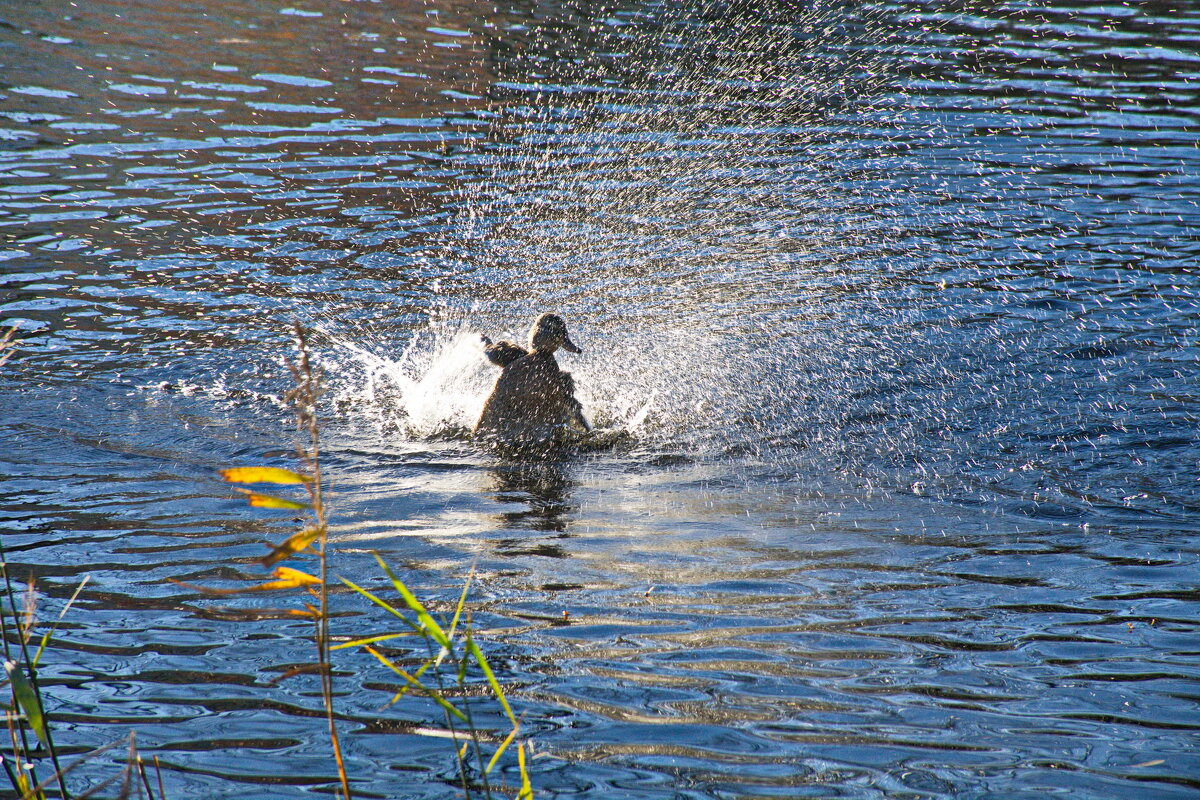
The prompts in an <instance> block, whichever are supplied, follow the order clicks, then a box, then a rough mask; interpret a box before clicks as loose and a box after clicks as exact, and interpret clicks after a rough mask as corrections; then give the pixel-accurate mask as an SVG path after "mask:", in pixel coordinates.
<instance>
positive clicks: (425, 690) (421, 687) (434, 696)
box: [367, 647, 468, 722]
mask: <svg viewBox="0 0 1200 800" xmlns="http://www.w3.org/2000/svg"><path fill="white" fill-rule="evenodd" d="M367 652H368V653H370V654H371V655H373V656H375V658H377V659H379V661H380V663H381V664H383V665H384V666H385V667H387V668H388V669H390V670H391V671H392V672H394V673H396V674H397V675H399V676H400V677H401V678H403V679H404V680H405V681H406V682H407V683H408V684H409V685H410V686H412V687H413V688H414V689H416V690H417V691H419V692H420V693H421V694H423V695H425V696H426V697H428V698H429V699H430V700H432V701H434V702H435V703H437V704H438V705H439V706H441V707H442V708H444V709H446V711H448V712H449V713H451V714H453V715H454V716H455V717H457V718H458V719H460V720H461V721H463V722H468V720H467V715H466V714H464V713H463V712H461V711H459V710H458V709H457V708H455V707H454V706H453V705H452V704H451V703H450V701H449V700H447V699H446V698H444V697H442V695H441V694H440V693H438V692H437V691H435V690H433V689H430V688H429V687H428V686H426V685H425V684H423V683H421V682H420V681H419V680H417V678H416V677H414V676H412V675H409V674H408V672H406V671H405V670H404V669H403V668H402V667H400V666H398V665H397V664H396V662H394V661H392V660H391V659H390V658H388V657H387V656H385V655H384V654H383V653H380V652H379V651H378V650H376V649H374V648H373V647H368V648H367ZM426 665H427V666H428V662H427V664H426Z"/></svg>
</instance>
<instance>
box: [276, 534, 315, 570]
mask: <svg viewBox="0 0 1200 800" xmlns="http://www.w3.org/2000/svg"><path fill="white" fill-rule="evenodd" d="M320 535H321V529H320V528H305V529H304V530H302V531H300V532H299V533H294V534H292V535H291V536H289V537H288V538H287V539H286V540H284V542H283V543H282V544H280V545H279V546H278V547H274V548H272V549H271V552H270V553H269V554H268V555H267V556H266V557H265V558H263V560H262V565H263V566H264V567H269V566H272V565H273V564H275V563H277V562H279V561H283V560H284V559H285V558H290V557H291V556H294V555H295V554H296V553H299V552H300V551H301V550H303V549H305V548H306V547H308V546H309V545H310V544H312V543H313V541H314V540H315V539H316V538H317V537H318V536H320Z"/></svg>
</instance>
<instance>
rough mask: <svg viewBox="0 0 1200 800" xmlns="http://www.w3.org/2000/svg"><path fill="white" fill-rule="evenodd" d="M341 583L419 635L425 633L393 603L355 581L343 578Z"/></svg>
mask: <svg viewBox="0 0 1200 800" xmlns="http://www.w3.org/2000/svg"><path fill="white" fill-rule="evenodd" d="M341 581H342V583H344V584H346V585H347V586H349V587H350V588H351V589H353V590H354V591H356V592H358V593H359V594H361V595H362V596H363V597H365V598H367V599H368V600H370V601H371V602H372V603H374V604H375V605H377V606H379V607H380V608H382V609H383V610H384V611H387V612H388V613H389V614H391V615H392V616H394V617H396V618H397V619H399V620H400V621H401V622H403V623H404V624H405V625H407V626H408V627H410V628H412V629H413V630H414V631H416V632H417V633H422V634H423V633H424V631H423V630H422V629H421V626H420V625H418V624H416V623H415V622H413V621H412V620H410V619H409V618H408V617H406V616H404V612H402V611H401V610H400V609H398V608H396V607H395V606H394V605H392V604H391V603H389V602H388V601H387V600H384V599H383V598H381V597H376V596H375V595H374V594H372V593H371V592H369V591H367V590H366V589H364V588H362V587H361V586H359V585H358V584H356V583H354V582H353V581H350V580H347V579H346V578H342V579H341Z"/></svg>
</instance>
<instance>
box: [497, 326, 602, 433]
mask: <svg viewBox="0 0 1200 800" xmlns="http://www.w3.org/2000/svg"><path fill="white" fill-rule="evenodd" d="M482 338H483V344H484V347H483V351H484V354H485V355H486V356H487V358H488V360H489V361H491V362H492V363H493V364H495V365H496V366H498V367H500V377H499V378H497V379H496V385H495V386H494V387H493V388H492V393H491V394H490V395H489V396H488V399H487V402H486V403H484V406H483V413H482V414H481V415H480V416H479V422H478V423H477V424H476V425H475V435H476V436H477V437H479V438H481V439H483V440H484V441H486V442H488V443H489V444H492V445H493V446H495V447H496V448H497V449H499V450H500V451H501V452H506V453H509V454H513V455H517V454H534V455H536V454H548V453H552V452H554V451H555V450H559V449H561V448H562V447H564V446H566V445H567V444H569V442H570V439H571V434H572V433H573V432H574V433H577V434H582V433H586V432H587V431H590V430H591V425H589V424H588V421H587V419H586V418H585V417H584V416H583V407H582V406H581V405H580V404H579V401H578V400H577V399H575V381H574V379H573V378H572V377H571V375H570V373H568V372H563V370H562V369H560V368H559V366H558V361H556V360H555V358H554V353H555V351H557V350H558V349H559V348H560V347H561V348H562V349H563V350H566V351H567V352H569V353H582V352H583V351H582V350H581V349H580V348H579V347H577V346H576V345H575V343H574V342H572V341H571V339H570V337H569V336H567V324H566V323H565V322H563V319H562V317H560V316H558V315H557V314H542V315H541V316H540V317H538V318H537V320H536V321H535V322H534V323H533V327H532V328H530V329H529V347H528V348H526V347H522V346H520V345H518V344H514V343H512V342H507V341H503V342H495V343H493V342H492V340H491V339H489V338H487V337H486V336H484V337H482Z"/></svg>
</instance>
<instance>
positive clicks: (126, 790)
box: [0, 326, 162, 800]
mask: <svg viewBox="0 0 1200 800" xmlns="http://www.w3.org/2000/svg"><path fill="white" fill-rule="evenodd" d="M16 332H17V328H16V327H15V326H14V327H12V328H10V329H9V330H8V331H7V332H5V334H4V335H3V336H0V366H3V365H4V364H5V363H7V362H8V360H9V359H10V358H11V357H12V355H13V352H14V351H15V350H16V340H15V336H16ZM0 579H2V580H3V587H2V589H0V591H2V593H3V595H4V603H5V605H6V606H7V607H6V608H5V607H0V649H2V652H3V656H4V673H5V676H6V681H5V682H6V683H7V685H8V689H9V692H10V695H11V702H10V703H9V704H8V707H7V708H6V709H5V712H4V719H5V726H6V728H7V730H8V742H9V749H8V750H7V751H4V750H3V749H0V765H2V766H3V768H4V775H5V777H6V778H7V779H8V782H9V785H10V786H11V787H12V788H13V791H14V792H15V793H16V796H18V797H20V798H21V800H44V798H46V797H47V794H46V789H47V787H49V786H52V785H54V784H57V785H58V793H59V796H60V797H62V798H63V800H69V798H70V797H71V793H70V792H69V791H68V789H67V782H66V776H67V775H68V774H69V773H70V772H72V771H73V770H75V769H77V768H78V767H80V766H81V765H83V764H85V763H87V762H89V761H91V760H93V759H95V758H97V757H99V756H101V755H103V754H105V753H107V752H109V751H110V750H114V749H116V748H117V747H120V746H122V745H126V744H128V758H127V760H126V764H125V767H124V769H122V770H120V771H118V772H117V773H115V774H113V775H111V776H110V777H108V778H107V779H105V780H103V781H101V782H100V783H99V784H97V785H96V786H93V787H91V789H89V790H88V791H86V792H85V793H83V794H81V795H78V797H79V798H84V797H90V796H91V795H93V794H95V793H97V792H100V791H103V790H104V789H106V788H108V787H109V786H111V785H112V784H114V783H116V782H117V781H120V782H121V784H120V785H121V789H120V792H119V794H118V795H117V796H118V797H119V798H126V797H129V796H131V794H132V793H133V792H135V791H136V792H137V793H138V794H141V793H142V791H143V790H144V791H145V796H146V797H148V798H150V800H154V797H155V795H154V791H153V790H152V789H151V788H150V779H149V776H148V775H147V773H146V766H145V763H144V762H143V761H142V759H141V757H140V756H139V755H138V752H137V737H136V736H135V735H134V733H133V732H130V733H129V734H128V735H126V736H124V737H122V738H121V739H118V740H117V741H115V742H111V743H109V744H107V745H104V746H102V747H98V748H96V749H94V750H91V751H89V752H86V753H84V754H83V755H81V756H79V757H78V758H76V759H75V760H73V761H72V762H71V763H70V764H67V765H66V766H63V764H62V762H61V760H60V758H59V751H58V747H57V746H55V744H54V732H53V726H52V725H51V724H50V715H49V714H48V713H47V711H46V704H45V701H44V700H43V695H42V686H41V681H40V680H39V678H38V665H39V664H40V663H41V659H42V655H43V654H45V652H46V646H47V645H48V644H49V643H50V639H51V637H53V635H54V633H55V631H57V630H58V626H59V625H60V624H61V623H62V620H63V617H65V616H66V615H67V612H68V611H70V610H71V606H73V605H74V604H75V600H76V599H77V598H78V597H79V593H80V592H81V591H83V587H84V586H86V585H87V582H88V578H87V577H84V579H83V580H82V581H80V582H79V585H78V586H77V587H76V588H75V591H74V593H73V594H72V595H71V597H70V599H69V600H67V602H66V604H65V605H64V606H63V609H62V611H61V612H59V615H58V618H57V619H55V621H54V623H53V624H52V625H51V626H50V627H49V628H48V629H46V630H45V631H44V632H43V633H42V635H41V638H40V639H39V640H38V642H37V649H36V650H33V651H32V652H30V646H31V644H33V639H34V634H35V629H36V628H37V626H38V614H37V602H38V592H37V583H36V581H35V580H34V579H33V578H32V577H30V578H28V579H27V580H26V582H25V588H24V592H23V596H22V600H21V603H20V606H19V607H18V603H17V596H18V593H19V590H18V588H17V586H15V585H14V583H13V578H12V574H11V570H10V569H9V562H8V554H7V553H6V552H5V549H4V542H3V539H0ZM10 620H11V626H12V627H10V622H9V621H10ZM45 760H49V762H50V764H51V766H52V767H53V772H52V774H50V775H48V776H45V777H40V776H39V762H41V761H45ZM44 774H45V773H44V772H42V773H41V775H44ZM159 786H160V794H161V786H162V783H161V780H160V781H159Z"/></svg>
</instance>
